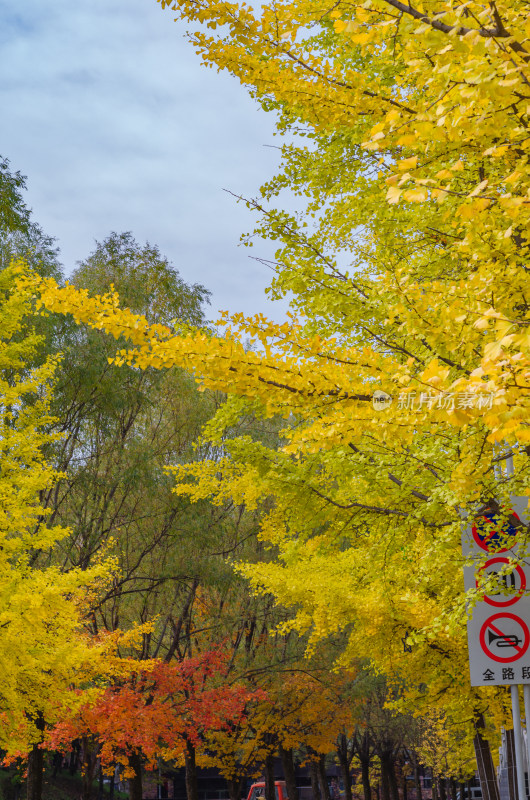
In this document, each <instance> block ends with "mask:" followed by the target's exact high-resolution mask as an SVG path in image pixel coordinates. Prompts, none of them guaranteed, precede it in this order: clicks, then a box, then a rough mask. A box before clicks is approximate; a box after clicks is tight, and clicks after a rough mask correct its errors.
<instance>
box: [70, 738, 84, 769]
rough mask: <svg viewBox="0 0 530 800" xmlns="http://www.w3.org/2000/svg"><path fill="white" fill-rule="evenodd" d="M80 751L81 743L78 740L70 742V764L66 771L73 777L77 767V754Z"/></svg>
mask: <svg viewBox="0 0 530 800" xmlns="http://www.w3.org/2000/svg"><path fill="white" fill-rule="evenodd" d="M80 750H81V742H80V741H79V739H74V741H73V742H72V749H71V751H70V764H69V766H68V769H69V770H70V775H75V773H76V772H77V769H78V767H79V752H80Z"/></svg>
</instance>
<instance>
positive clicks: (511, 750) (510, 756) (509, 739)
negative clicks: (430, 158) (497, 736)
mask: <svg viewBox="0 0 530 800" xmlns="http://www.w3.org/2000/svg"><path fill="white" fill-rule="evenodd" d="M505 735H506V771H507V773H508V795H509V798H510V800H517V795H518V792H517V772H516V768H515V739H514V733H513V729H512V730H508V731H506V732H505ZM473 743H474V740H473ZM480 785H481V786H482V781H481V782H480ZM468 797H471V795H469V794H468ZM483 797H485V795H483Z"/></svg>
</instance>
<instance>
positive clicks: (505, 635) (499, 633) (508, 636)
mask: <svg viewBox="0 0 530 800" xmlns="http://www.w3.org/2000/svg"><path fill="white" fill-rule="evenodd" d="M488 628H490V629H491V630H492V631H493V633H494V634H496V635H497V636H501V637H502V638H503V639H504V641H506V642H508V644H509V645H510V647H513V649H514V650H517V652H518V653H523V652H524V651H523V648H522V647H519V645H517V644H514V643H513V642H512V641H510V639H513V637H514V636H517V634H509V633H503V632H502V631H500V630H499V629H498V628H496V627H495V625H492V624H491V623H490V624H489V625H488Z"/></svg>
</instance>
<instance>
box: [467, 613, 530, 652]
mask: <svg viewBox="0 0 530 800" xmlns="http://www.w3.org/2000/svg"><path fill="white" fill-rule="evenodd" d="M499 619H511V620H513V621H515V622H517V623H518V624H519V625H520V626H521V630H522V633H523V636H524V640H523V641H522V642H521V644H520V645H519V639H518V637H517V634H513V633H505V632H504V631H503V630H502V623H499V625H496V624H495V622H496V620H499ZM488 629H489V630H490V631H491V633H490V641H489V642H486V631H487V630H488ZM491 637H493V638H494V639H500V640H501V641H502V640H504V641H505V642H506V644H504V645H503V647H509V648H510V649H511V650H515V654H514V655H509V656H507V657H505V658H501V656H497V655H494V653H492V652H491V650H490V647H489V645H490V644H491ZM479 639H480V646H481V647H482V649H483V650H484V652H485V653H486V655H487V656H488V658H492V659H493V661H497V662H498V663H500V664H509V663H510V662H511V661H517V660H518V659H519V658H521V657H522V656H524V654H525V653H526V651H527V650H528V645H529V644H530V631H529V630H528V625H527V624H526V622H525V621H524V620H522V619H521V617H516V616H515V614H510V613H509V612H508V611H502V612H501V613H500V614H494V615H493V616H492V617H489V618H488V619H487V620H486V622H485V623H484V624H483V625H482V627H481V629H480V636H479ZM515 639H517V643H515V642H514V644H511V643H510V640H515Z"/></svg>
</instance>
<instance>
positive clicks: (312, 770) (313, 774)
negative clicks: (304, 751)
mask: <svg viewBox="0 0 530 800" xmlns="http://www.w3.org/2000/svg"><path fill="white" fill-rule="evenodd" d="M309 776H310V778H311V791H312V793H313V800H322V795H321V794H320V784H319V781H318V769H317V765H316V761H313V759H311V761H310V762H309Z"/></svg>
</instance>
